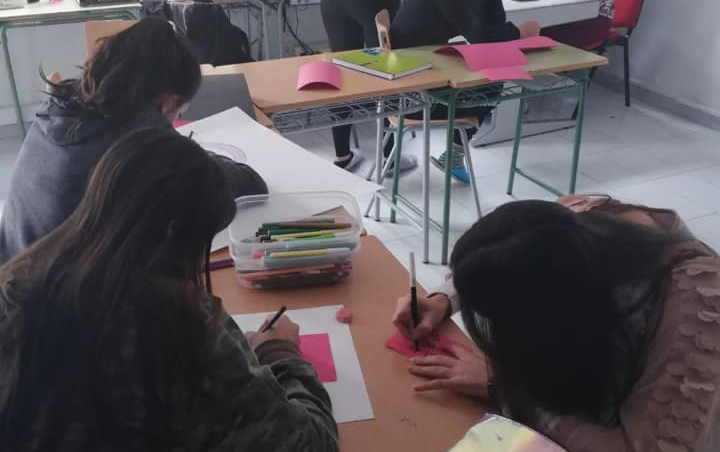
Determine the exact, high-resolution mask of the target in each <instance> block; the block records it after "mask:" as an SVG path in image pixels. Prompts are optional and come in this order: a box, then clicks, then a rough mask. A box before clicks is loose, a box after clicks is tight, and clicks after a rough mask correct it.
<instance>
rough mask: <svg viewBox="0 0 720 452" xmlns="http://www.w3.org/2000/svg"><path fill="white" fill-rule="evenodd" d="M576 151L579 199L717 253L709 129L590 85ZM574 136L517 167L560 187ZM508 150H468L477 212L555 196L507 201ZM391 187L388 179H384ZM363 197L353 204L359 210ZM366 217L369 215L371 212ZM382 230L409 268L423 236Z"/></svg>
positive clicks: (435, 136)
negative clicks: (663, 217)
mask: <svg viewBox="0 0 720 452" xmlns="http://www.w3.org/2000/svg"><path fill="white" fill-rule="evenodd" d="M586 113H587V114H586V122H585V128H584V133H583V148H582V152H581V157H580V173H579V175H578V192H592V193H609V194H611V195H613V196H615V197H617V198H619V199H622V200H627V201H630V202H636V203H643V204H648V205H653V206H658V207H668V208H673V209H676V210H677V211H678V212H680V214H681V215H682V216H683V218H684V219H685V221H686V222H687V224H688V226H689V227H690V229H691V230H692V231H693V232H694V233H695V234H697V235H698V237H699V238H701V239H702V240H704V241H706V242H707V243H708V244H709V245H711V246H713V247H715V248H717V249H720V148H719V147H718V145H717V143H718V142H720V131H715V130H710V129H708V128H705V127H703V126H701V125H698V124H694V123H692V122H689V121H687V120H685V119H682V118H678V117H676V116H674V115H673V114H672V113H671V112H667V111H661V110H657V109H655V108H652V107H649V106H647V105H644V104H642V103H640V102H634V103H633V106H632V107H631V108H626V107H625V106H624V99H623V95H622V93H617V92H615V91H612V90H608V89H606V88H603V87H602V86H599V85H593V86H592V87H591V89H590V91H589V95H588V102H587V112H586ZM355 128H356V131H357V133H358V137H359V141H360V150H361V152H362V153H363V155H364V156H365V158H366V161H365V162H364V163H363V165H362V166H361V167H360V168H359V169H358V170H357V172H356V173H357V174H358V175H362V177H365V176H366V175H367V173H368V171H369V169H370V166H371V161H372V159H373V158H374V147H375V123H374V122H373V121H371V122H366V123H362V124H358V125H357V126H356V127H355ZM574 133H575V130H574V129H567V130H561V131H557V132H552V133H549V134H544V135H539V136H536V137H531V138H529V139H525V140H523V142H522V144H521V148H520V160H519V162H520V165H521V166H522V167H523V168H525V169H527V170H528V171H529V172H531V173H532V174H534V175H536V176H539V177H541V178H542V179H544V180H546V181H547V182H549V183H551V184H553V185H555V186H556V187H558V188H561V189H566V187H567V184H568V181H569V170H570V159H571V154H572V143H573V139H574ZM288 138H290V139H291V140H293V141H296V142H297V143H299V144H300V145H301V146H303V147H305V148H306V149H308V150H310V151H311V152H313V153H316V154H317V155H319V156H320V157H322V158H324V159H327V160H332V159H333V158H334V155H335V152H334V148H333V145H332V136H331V134H330V131H329V130H324V131H313V132H307V133H301V134H293V135H289V136H288ZM444 143H445V136H444V133H443V131H441V130H435V131H433V133H432V135H431V152H432V154H433V155H438V154H439V153H440V152H441V151H442V149H443V148H444ZM20 144H21V140H20V138H19V137H18V134H17V129H16V127H15V126H14V125H10V126H0V209H1V208H2V204H3V203H4V200H5V198H6V196H7V186H8V183H9V176H10V174H11V171H12V167H13V165H14V161H15V158H16V156H17V152H18V150H19V148H20ZM404 152H408V153H411V154H413V155H416V156H418V157H420V155H421V135H420V134H417V136H416V137H415V138H413V137H412V136H411V134H406V135H405V140H404ZM511 153H512V143H507V142H506V143H497V144H493V145H488V146H485V147H480V148H474V149H473V150H472V156H473V163H474V165H475V172H476V181H477V186H478V190H479V192H480V203H481V207H482V210H483V213H487V212H490V211H491V210H492V209H494V208H495V207H497V206H499V205H501V204H504V203H506V202H509V201H512V200H516V199H545V200H552V199H554V196H553V195H552V194H550V193H548V192H546V191H544V190H543V189H541V188H539V187H537V186H536V185H534V184H532V183H530V182H528V181H527V180H525V179H524V178H522V177H517V178H516V181H515V188H514V190H513V195H512V196H509V195H507V194H506V193H505V190H506V185H507V178H508V169H509V162H510V156H511ZM388 183H389V181H388ZM401 189H402V191H403V192H404V193H405V195H406V196H407V197H408V198H409V199H411V200H412V201H414V202H417V203H418V204H419V203H420V201H421V198H422V178H421V175H420V172H419V171H414V172H410V173H407V174H405V175H403V176H402V178H401ZM430 192H431V204H430V206H431V207H430V211H431V215H432V217H433V218H434V219H435V220H437V221H440V219H441V215H442V199H443V174H442V173H441V172H440V171H437V170H435V169H434V168H432V171H431V174H430ZM451 199H452V204H451V228H450V229H451V231H450V243H451V245H452V244H454V243H455V241H456V240H457V239H458V238H459V237H460V235H461V234H462V232H463V231H465V230H466V229H467V228H468V227H470V226H471V225H472V224H473V222H474V221H476V220H477V218H478V216H477V211H476V209H475V201H474V198H473V194H472V190H471V189H470V186H468V185H463V184H459V183H457V182H453V184H452V195H451ZM368 202H369V198H367V199H362V200H359V204H360V208H361V210H362V211H363V212H364V211H365V208H366V207H367V203H368ZM373 212H374V211H373ZM381 217H382V220H383V221H381V222H376V221H374V219H372V218H366V219H365V227H366V229H367V231H368V233H369V234H373V235H376V236H378V237H379V238H380V239H381V240H382V241H383V242H384V243H385V244H386V246H387V247H388V248H389V249H390V250H391V251H392V252H393V253H394V254H395V255H396V256H397V257H398V259H400V261H401V262H403V263H407V259H408V253H409V251H411V250H412V251H415V252H416V254H418V255H420V253H421V251H422V234H421V233H420V231H419V229H418V228H417V227H416V226H415V225H413V224H412V223H411V222H410V221H408V220H407V219H406V218H404V217H403V216H402V215H398V223H396V224H391V223H389V222H388V221H387V220H388V217H389V209H388V208H387V206H383V207H382V209H381ZM440 241H441V239H440V234H439V233H437V232H436V231H432V232H431V234H430V258H431V261H432V263H431V264H427V265H419V266H418V279H419V281H420V282H421V283H422V284H423V285H424V286H425V287H433V286H435V285H438V284H440V283H441V282H442V281H443V280H444V278H445V275H446V273H447V269H446V268H445V267H444V266H441V265H439V263H438V262H439V261H440Z"/></svg>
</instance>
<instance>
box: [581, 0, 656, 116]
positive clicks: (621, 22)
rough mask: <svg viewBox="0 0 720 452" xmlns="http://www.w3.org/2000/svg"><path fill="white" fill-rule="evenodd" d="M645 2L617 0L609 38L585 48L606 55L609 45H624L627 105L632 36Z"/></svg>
mask: <svg viewBox="0 0 720 452" xmlns="http://www.w3.org/2000/svg"><path fill="white" fill-rule="evenodd" d="M643 2H644V0H615V16H614V17H613V20H612V26H611V28H610V31H609V32H608V37H607V39H605V40H603V41H602V42H595V43H592V44H590V45H589V46H587V47H586V48H585V50H589V51H596V52H598V53H599V54H600V55H604V54H605V51H606V50H607V48H608V47H610V46H622V48H623V53H624V63H623V65H624V73H625V74H624V79H625V106H626V107H629V106H630V36H631V35H632V33H633V31H634V30H635V27H637V24H638V21H639V20H640V12H641V10H642V6H643ZM622 30H625V31H622ZM593 72H594V69H593Z"/></svg>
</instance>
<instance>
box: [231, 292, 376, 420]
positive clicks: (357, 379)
mask: <svg viewBox="0 0 720 452" xmlns="http://www.w3.org/2000/svg"><path fill="white" fill-rule="evenodd" d="M340 308H342V306H339V305H336V306H322V307H319V308H308V309H294V310H289V311H287V312H286V315H287V316H288V317H289V318H290V320H292V321H293V322H295V323H297V324H298V325H299V326H300V334H321V333H328V335H329V336H330V349H331V350H332V354H333V360H334V361H335V371H336V372H337V381H333V382H331V383H324V385H325V389H327V392H328V394H330V400H331V401H332V409H333V417H334V418H335V422H338V423H342V422H353V421H364V420H368V419H373V418H374V417H375V415H374V414H373V410H372V405H370V396H369V395H368V392H367V388H366V387H365V379H364V378H363V375H362V370H361V369H360V362H359V361H358V357H357V353H356V352H355V344H354V343H353V340H352V335H351V334H350V327H349V326H348V325H347V324H344V323H340V322H338V321H337V320H336V319H335V314H336V313H337V311H338V310H339V309H340ZM272 314H274V312H265V313H260V314H241V315H234V316H233V320H235V323H237V324H238V326H239V327H240V329H241V330H243V331H257V329H258V328H259V327H260V325H262V323H263V321H264V320H265V318H266V317H267V316H268V315H272Z"/></svg>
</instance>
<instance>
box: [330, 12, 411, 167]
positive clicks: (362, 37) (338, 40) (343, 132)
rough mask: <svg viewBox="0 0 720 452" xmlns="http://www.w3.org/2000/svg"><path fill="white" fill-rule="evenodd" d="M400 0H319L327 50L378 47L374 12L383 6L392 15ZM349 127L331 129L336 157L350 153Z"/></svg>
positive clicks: (336, 50)
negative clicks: (326, 37) (327, 44)
mask: <svg viewBox="0 0 720 452" xmlns="http://www.w3.org/2000/svg"><path fill="white" fill-rule="evenodd" d="M399 7H400V0H322V2H321V3H320V11H321V12H322V18H323V23H324V24H325V30H326V31H327V34H328V39H329V40H330V50H332V51H333V52H341V51H344V50H356V49H362V48H364V47H377V46H378V39H377V29H376V27H375V15H376V14H377V13H378V12H379V11H380V10H382V9H387V10H388V11H389V12H390V17H394V16H395V13H396V12H397V10H398V8H399ZM351 131H352V126H349V125H348V126H338V127H333V128H332V135H333V143H334V145H335V155H336V157H338V158H343V157H347V156H348V155H349V154H350V133H351Z"/></svg>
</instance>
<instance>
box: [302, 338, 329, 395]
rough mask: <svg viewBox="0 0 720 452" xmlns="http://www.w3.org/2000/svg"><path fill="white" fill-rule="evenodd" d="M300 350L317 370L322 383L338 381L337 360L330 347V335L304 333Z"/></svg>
mask: <svg viewBox="0 0 720 452" xmlns="http://www.w3.org/2000/svg"><path fill="white" fill-rule="evenodd" d="M300 352H301V353H302V355H303V358H305V360H306V361H308V362H309V363H310V364H312V365H313V367H315V370H317V373H318V377H319V378H320V381H321V382H322V383H330V382H333V381H337V372H336V371H335V360H334V359H333V355H332V350H331V349H330V336H329V335H328V334H327V333H323V334H303V335H301V336H300Z"/></svg>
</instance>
